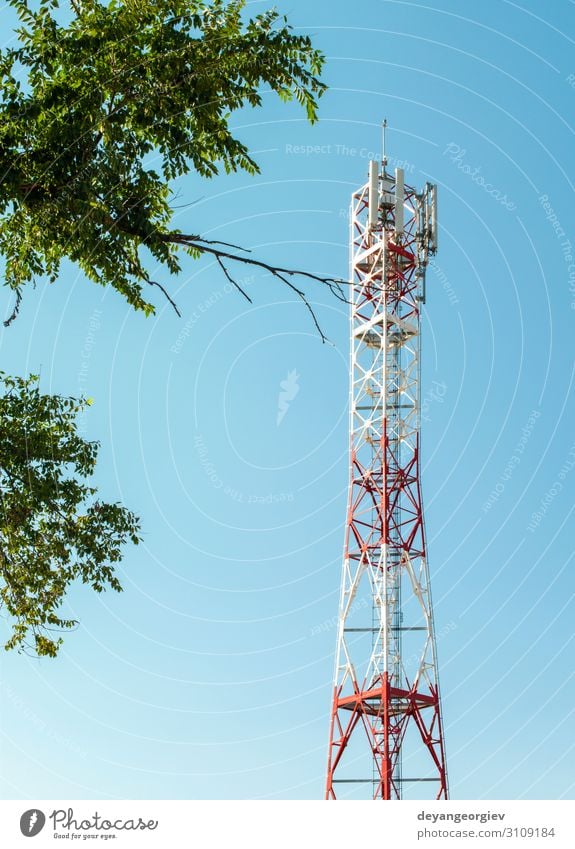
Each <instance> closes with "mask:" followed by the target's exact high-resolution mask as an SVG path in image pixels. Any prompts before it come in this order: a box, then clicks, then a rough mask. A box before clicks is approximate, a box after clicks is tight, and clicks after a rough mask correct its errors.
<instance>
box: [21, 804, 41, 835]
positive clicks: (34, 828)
mask: <svg viewBox="0 0 575 849" xmlns="http://www.w3.org/2000/svg"><path fill="white" fill-rule="evenodd" d="M45 824H46V817H45V816H44V814H43V813H42V811H39V810H38V808H32V809H31V810H30V811H25V812H24V813H23V814H22V816H21V817H20V831H21V832H22V834H23V835H24V837H36V835H37V834H40V832H41V831H42V829H43V828H44V826H45Z"/></svg>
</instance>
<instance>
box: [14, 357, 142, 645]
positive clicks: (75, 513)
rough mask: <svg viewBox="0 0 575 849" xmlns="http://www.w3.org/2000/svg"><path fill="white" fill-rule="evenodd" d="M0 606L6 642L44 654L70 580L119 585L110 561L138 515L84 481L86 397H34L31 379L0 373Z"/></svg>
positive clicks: (92, 450) (91, 453)
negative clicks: (81, 429) (80, 423)
mask: <svg viewBox="0 0 575 849" xmlns="http://www.w3.org/2000/svg"><path fill="white" fill-rule="evenodd" d="M0 384H1V386H2V393H1V394H0V508H1V509H0V575H1V577H2V579H3V581H2V584H0V605H1V606H2V607H3V608H4V609H5V610H6V611H7V612H8V614H9V615H10V617H11V621H12V634H11V636H10V638H9V640H8V641H7V643H6V648H15V647H26V646H28V647H30V648H31V649H32V650H34V651H35V652H36V653H37V654H38V655H51V656H54V655H55V654H56V652H57V650H58V648H59V646H60V644H61V642H62V638H61V637H57V636H55V634H54V633H53V631H55V630H56V631H57V630H62V629H66V628H72V627H73V626H74V625H75V624H76V621H75V620H74V619H65V618H62V616H61V615H60V613H59V608H60V606H61V604H62V601H63V599H64V595H65V593H66V592H67V590H68V588H69V587H70V585H71V584H72V583H73V582H74V581H75V580H76V579H79V580H81V581H82V582H83V583H84V584H88V585H90V586H91V587H92V589H94V590H95V591H96V592H102V590H104V589H105V588H106V587H108V586H109V587H111V588H112V589H115V590H118V591H119V590H121V586H120V583H119V581H118V579H117V577H116V575H115V574H114V566H113V564H114V563H116V562H118V561H119V560H120V559H121V557H122V548H123V546H124V544H125V543H126V542H129V541H131V542H133V543H138V542H139V541H140V536H139V520H138V519H137V517H136V516H135V515H134V514H133V513H131V512H130V511H129V510H127V509H126V508H125V507H123V506H121V505H120V504H106V503H104V502H102V501H100V500H98V499H97V498H96V489H95V488H94V487H92V486H90V485H89V484H88V483H87V478H89V477H90V475H92V473H93V472H94V469H95V466H96V458H97V454H98V444H97V443H96V442H88V441H87V440H85V439H83V438H82V437H81V436H80V435H79V434H78V430H77V422H76V419H77V415H78V413H79V412H81V411H82V410H83V409H84V408H85V406H86V404H88V403H89V402H88V401H86V400H83V399H80V400H76V399H74V398H64V397H61V396H58V395H43V394H41V393H40V390H39V388H38V378H37V377H35V376H31V377H29V378H27V379H23V378H12V377H8V376H7V375H5V374H4V373H2V372H0Z"/></svg>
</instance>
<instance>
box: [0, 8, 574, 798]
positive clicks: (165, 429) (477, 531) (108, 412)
mask: <svg viewBox="0 0 575 849" xmlns="http://www.w3.org/2000/svg"><path fill="white" fill-rule="evenodd" d="M248 5H249V9H250V10H253V12H257V11H260V10H263V9H265V8H267V7H268V5H269V4H268V3H266V2H264V3H260V2H255V3H250V4H248ZM278 5H279V7H280V8H281V10H282V11H285V12H286V13H287V14H288V15H289V18H290V20H291V22H292V24H293V25H294V26H295V27H297V28H301V30H302V31H305V32H309V33H310V34H312V35H313V37H314V40H315V43H316V44H317V46H319V47H321V48H322V49H323V50H324V51H325V53H326V54H327V59H328V61H327V67H326V72H325V79H326V82H328V83H329V85H330V90H329V92H328V93H327V94H326V96H325V97H324V99H323V101H322V104H321V112H320V114H321V120H320V122H319V124H318V125H316V126H315V127H309V126H308V125H307V124H306V122H305V119H304V117H303V115H302V113H301V112H300V110H299V109H298V108H297V107H296V106H287V107H286V106H284V105H282V104H281V103H279V102H278V101H277V100H276V99H274V97H273V96H272V95H267V96H266V97H265V98H264V102H265V107H264V108H263V109H261V110H258V111H245V112H244V113H242V114H237V115H236V116H235V118H234V121H233V125H234V127H235V128H236V129H237V132H238V134H239V135H240V137H241V138H242V139H243V140H244V141H245V142H246V143H247V144H248V145H249V146H250V147H251V148H252V149H253V150H254V151H256V153H257V156H256V158H257V159H258V160H259V162H260V163H261V167H262V173H261V176H259V177H257V178H251V177H248V176H246V175H241V174H239V175H234V176H231V177H222V178H218V179H214V180H211V181H205V180H201V179H199V178H197V177H195V176H190V177H187V178H186V179H184V180H182V181H180V184H179V189H180V193H179V199H178V200H177V201H175V202H176V203H178V204H190V203H192V202H195V205H193V206H187V207H183V208H181V209H178V210H177V211H176V212H177V215H176V223H177V226H179V227H180V228H182V229H183V230H186V231H188V232H196V231H198V230H199V231H201V232H202V234H203V235H205V236H207V237H211V238H220V239H227V240H230V241H234V242H237V243H240V244H243V245H245V246H248V247H250V248H253V250H254V251H255V252H257V255H258V256H260V257H262V258H263V259H267V260H270V261H274V262H276V263H285V264H293V265H296V266H299V267H301V268H306V269H309V270H314V271H318V272H325V273H330V274H334V275H342V276H345V275H346V274H347V268H348V244H347V238H348V230H347V218H346V216H347V209H348V204H349V197H350V194H351V192H352V191H353V190H354V189H355V188H356V187H357V186H358V185H360V184H362V183H363V182H365V180H366V175H367V165H368V158H369V156H370V152H371V155H373V154H374V153H375V154H376V155H379V152H380V150H381V147H380V129H379V127H380V122H381V120H382V118H383V117H384V116H387V118H388V121H389V125H390V129H389V133H388V153H389V155H390V159H391V164H392V165H394V164H398V161H402V162H403V163H404V166H405V169H406V180H407V181H408V182H410V183H412V184H415V185H416V186H418V187H420V186H421V185H422V183H424V182H425V181H426V180H431V181H434V182H437V184H438V186H439V223H440V244H439V253H438V255H437V258H436V261H435V266H434V267H432V268H430V269H429V271H428V285H427V295H428V297H427V305H426V312H425V321H424V328H423V332H424V343H423V348H424V365H423V376H422V395H423V399H424V421H423V437H422V438H423V452H424V470H423V495H424V507H425V514H426V524H427V532H428V541H429V557H430V569H431V577H432V587H433V597H434V603H435V617H436V629H437V634H438V653H439V663H440V670H439V671H440V680H441V687H442V696H443V711H444V723H445V736H446V745H447V757H448V768H449V776H450V785H451V795H452V797H453V798H459V799H465V798H481V799H503V798H508V799H516V798H517V799H518V798H573V791H574V786H575V774H574V771H573V760H574V755H575V750H574V747H575V742H574V737H573V730H572V729H573V722H574V710H575V708H574V705H575V687H574V680H573V677H574V668H573V653H574V647H575V640H574V636H575V629H574V624H573V623H574V613H575V606H574V604H573V591H574V585H575V581H574V577H573V575H574V561H573V552H574V542H573V524H574V523H573V507H574V492H575V428H574V427H573V420H574V419H573V413H574V399H573V377H574V354H573V338H574V327H575V267H572V268H571V269H569V265H570V264H572V263H573V260H569V259H566V258H565V257H566V256H568V255H569V242H570V241H571V243H572V249H573V251H575V232H574V229H573V206H574V204H573V199H574V198H573V193H574V185H573V181H574V179H575V174H574V169H573V150H574V141H575V140H574V135H575V132H574V131H575V121H574V118H575V53H574V49H573V48H574V45H575V4H574V3H573V2H570V1H569V0H557V2H554V3H548V4H541V3H537V2H535V0H520V2H507V0H487V2H484V3H481V4H468V3H462V2H456V0H429V2H427V0H422V2H419V3H414V2H402V1H401V0H387V2H376V0H366V2H363V3H361V4H350V3H347V2H334V0H330V2H327V0H315V2H313V3H309V2H306V0H289V2H283V0H279V3H278ZM11 14H12V13H8V12H7V10H6V9H5V8H3V9H2V21H3V27H5V29H4V31H3V41H4V43H5V42H7V41H8V39H9V38H10V33H9V22H10V20H11ZM308 146H310V147H308ZM302 150H303V151H304V152H301V151H302ZM400 164H401V163H400ZM480 176H482V177H483V178H484V180H485V183H487V184H489V186H490V187H491V188H490V191H487V190H486V188H485V185H481V181H480V180H479V177H480ZM544 195H546V196H547V198H546V199H545V198H543V196H544ZM546 203H547V204H548V205H549V206H547V207H546V206H545V204H546ZM552 212H553V214H554V215H555V216H556V218H557V221H558V222H559V223H558V224H557V225H556V226H557V227H560V228H561V230H562V231H564V235H563V236H562V235H561V232H560V231H558V230H556V229H554V227H553V219H552V218H551V217H550V216H551V215H552ZM570 271H571V279H570ZM238 276H239V278H240V279H243V280H244V283H245V286H246V287H247V289H248V291H249V293H250V295H251V296H252V298H253V301H254V304H253V306H250V305H249V304H248V303H246V302H245V301H244V300H242V298H241V297H240V296H239V295H238V294H237V293H236V292H231V291H229V287H227V286H226V281H225V279H224V278H223V277H222V274H221V272H220V271H219V269H218V268H217V267H216V266H215V265H214V263H213V262H211V261H210V260H209V259H205V260H201V261H192V260H191V259H190V260H187V261H186V262H185V267H184V272H183V273H182V275H181V276H180V277H179V278H178V279H177V280H173V281H171V282H169V288H170V292H172V293H173V295H174V297H175V298H176V300H177V302H178V304H179V307H180V309H181V311H182V318H181V319H178V318H177V316H176V315H175V314H174V313H173V311H172V310H171V309H170V308H169V307H168V306H167V305H166V304H165V303H163V302H162V301H161V300H158V305H159V306H158V314H157V316H156V317H155V318H149V319H146V318H144V317H143V316H142V315H135V314H133V313H132V312H131V311H130V309H129V307H128V306H127V305H126V304H125V303H124V302H123V301H122V299H121V298H120V296H119V295H117V294H116V293H114V292H113V291H107V290H102V289H99V288H98V287H96V286H95V285H93V284H91V283H90V284H88V283H87V282H86V281H85V280H84V279H83V278H82V276H81V275H80V274H79V273H78V272H77V270H76V269H74V268H73V267H72V266H67V267H66V268H65V269H64V270H63V274H62V277H61V279H60V280H59V281H58V283H57V284H56V285H53V286H51V287H49V286H47V285H45V283H44V282H42V281H39V283H38V286H37V288H36V290H35V291H33V290H32V289H30V290H29V291H27V292H26V293H25V297H24V302H23V306H22V310H21V316H20V318H19V319H18V321H17V322H16V323H15V324H14V325H13V326H12V327H11V328H9V329H8V330H2V334H1V355H2V356H1V364H2V369H4V370H5V371H7V372H9V373H14V374H21V375H24V374H26V373H28V372H38V370H41V385H42V389H43V390H44V391H50V392H60V393H63V394H75V395H78V394H80V393H84V394H86V395H89V396H91V397H93V398H94V406H93V407H92V408H91V409H90V410H89V411H88V413H87V414H86V416H85V418H84V420H83V422H82V427H83V429H84V433H85V434H86V436H88V437H89V438H93V439H99V440H100V441H101V444H102V447H101V452H100V462H99V471H98V474H97V483H98V485H99V487H100V489H101V493H102V496H103V497H105V498H106V499H107V500H114V499H121V500H122V501H123V502H124V503H126V504H127V505H128V506H130V507H131V508H132V509H134V510H135V511H136V512H138V513H139V514H140V515H141V517H142V523H143V527H144V530H145V543H144V545H143V546H140V547H139V548H137V549H136V548H132V549H129V550H128V551H127V553H126V558H125V560H124V562H123V564H122V567H121V570H120V572H121V579H122V581H123V584H124V587H125V591H124V593H123V594H121V595H116V594H115V593H111V592H110V593H106V594H104V595H103V596H101V597H96V596H95V595H94V594H93V593H91V592H90V591H89V590H87V589H85V588H82V587H78V588H77V589H75V590H74V592H73V593H72V594H71V596H70V598H69V602H68V604H67V608H66V609H67V613H69V614H70V615H72V616H74V617H77V618H78V619H79V620H80V621H81V625H80V627H79V629H78V630H77V631H76V632H74V633H70V634H69V635H68V636H67V638H66V641H65V645H64V647H63V649H62V651H61V654H60V656H59V658H58V659H57V660H49V659H43V660H35V659H31V658H28V657H26V656H22V655H20V656H19V655H17V654H15V653H9V654H7V653H2V655H0V710H1V715H0V734H1V737H0V761H1V765H0V775H1V777H0V794H1V795H2V796H3V797H4V798H30V799H35V798H54V799H56V798H59V799H81V798H136V799H137V798H148V799H150V798H152V799H154V798H158V799H161V798H166V799H171V798H174V799H186V798H276V799H288V798H309V799H317V798H320V797H322V795H323V790H324V775H325V763H326V750H327V734H328V719H329V709H330V699H331V688H332V673H333V655H334V649H335V636H336V635H335V627H334V624H335V617H336V614H337V606H338V593H339V583H340V569H341V553H342V545H343V533H344V520H345V513H346V489H347V445H348V438H347V404H348V363H347V357H348V339H347V333H348V324H347V313H346V308H345V307H344V306H343V305H342V304H340V303H339V302H337V301H336V300H334V299H333V298H332V297H331V296H329V294H328V293H326V292H324V291H322V289H321V287H320V286H316V287H313V286H310V287H309V289H308V291H309V292H310V294H311V295H312V296H313V299H314V302H315V304H316V305H317V311H318V316H319V319H320V321H321V323H322V327H323V328H324V330H325V331H326V333H327V335H328V336H329V338H330V339H331V340H332V342H333V345H332V346H329V345H322V344H321V342H320V339H319V338H318V335H317V333H316V332H315V331H314V328H313V326H312V324H311V321H310V319H309V316H308V315H307V314H306V312H305V310H304V308H303V307H302V306H301V305H300V304H299V303H297V302H296V301H295V300H294V298H293V297H292V296H291V294H290V293H289V292H288V291H287V290H286V289H285V288H284V287H282V285H281V284H280V283H278V282H277V281H274V280H273V279H271V278H269V277H266V276H264V275H261V274H255V275H252V273H251V272H250V271H243V270H241V269H240V270H239V271H238ZM164 282H165V281H164ZM2 298H3V308H4V309H6V310H8V308H9V298H8V297H7V295H3V296H2ZM293 370H295V372H296V375H297V378H294V380H297V385H298V386H299V391H298V393H297V395H296V396H295V398H294V399H293V401H292V402H291V403H290V406H289V409H288V410H287V413H286V414H285V416H284V417H283V419H282V420H281V422H280V424H279V425H278V423H277V419H278V399H279V393H280V391H281V385H280V384H281V382H282V381H284V380H286V378H287V376H288V373H289V372H291V371H293ZM534 514H535V515H534ZM0 629H3V630H2V633H3V634H6V633H7V629H6V625H5V624H3V623H0Z"/></svg>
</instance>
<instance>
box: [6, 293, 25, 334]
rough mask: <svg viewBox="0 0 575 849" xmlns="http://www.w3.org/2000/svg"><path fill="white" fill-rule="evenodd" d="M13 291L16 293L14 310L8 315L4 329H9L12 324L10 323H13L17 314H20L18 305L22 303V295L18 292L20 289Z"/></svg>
mask: <svg viewBox="0 0 575 849" xmlns="http://www.w3.org/2000/svg"><path fill="white" fill-rule="evenodd" d="M15 291H16V303H15V304H14V308H13V310H12V312H11V313H10V315H9V316H8V318H7V319H6V321H5V322H4V327H10V325H11V324H12V322H13V321H14V319H15V318H16V316H17V315H18V313H19V312H20V304H21V303H22V294H21V292H20V289H16V290H15Z"/></svg>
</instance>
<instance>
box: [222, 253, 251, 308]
mask: <svg viewBox="0 0 575 849" xmlns="http://www.w3.org/2000/svg"><path fill="white" fill-rule="evenodd" d="M216 259H217V261H218V264H219V266H220V268H221V269H222V271H223V272H224V274H225V275H226V277H227V278H228V280H229V281H230V283H231V284H232V285H233V286H235V287H236V289H237V290H238V292H240V293H241V294H242V295H243V296H244V298H245V299H246V301H249V302H250V304H252V303H253V301H252V299H251V298H250V296H249V295H248V293H247V292H246V291H245V290H244V289H242V287H241V286H240V284H239V283H237V282H236V281H235V280H234V278H233V277H232V275H231V274H230V273H229V271H228V269H227V268H226V266H225V265H224V262H223V260H222V259H221V257H219V256H216Z"/></svg>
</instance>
